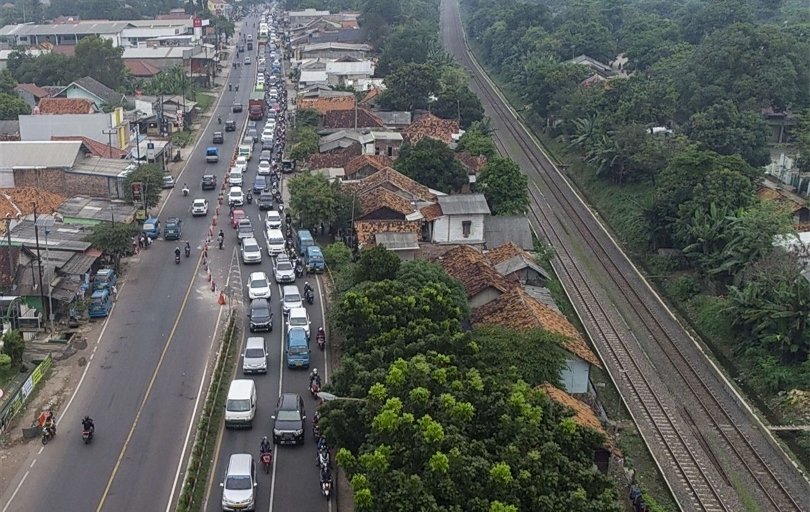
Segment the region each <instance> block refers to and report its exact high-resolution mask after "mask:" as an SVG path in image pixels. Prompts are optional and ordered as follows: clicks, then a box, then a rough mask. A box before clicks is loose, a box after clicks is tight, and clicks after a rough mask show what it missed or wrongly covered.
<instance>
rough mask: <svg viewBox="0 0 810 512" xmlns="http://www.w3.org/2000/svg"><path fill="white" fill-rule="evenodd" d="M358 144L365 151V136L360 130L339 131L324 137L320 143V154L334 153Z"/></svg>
mask: <svg viewBox="0 0 810 512" xmlns="http://www.w3.org/2000/svg"><path fill="white" fill-rule="evenodd" d="M354 144H357V145H358V146H360V148H361V153H362V150H363V146H362V144H363V134H362V133H360V131H358V130H338V131H336V132H334V133H330V134H328V135H324V136H323V137H321V139H320V141H319V142H318V152H319V153H332V152H334V151H335V150H341V149H344V148H348V147H349V146H352V145H354Z"/></svg>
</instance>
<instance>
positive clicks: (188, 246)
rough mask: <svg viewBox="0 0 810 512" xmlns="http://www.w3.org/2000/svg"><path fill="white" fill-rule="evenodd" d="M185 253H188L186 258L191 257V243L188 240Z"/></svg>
mask: <svg viewBox="0 0 810 512" xmlns="http://www.w3.org/2000/svg"><path fill="white" fill-rule="evenodd" d="M185 251H186V256H189V255H190V254H191V243H189V241H188V240H186V247H185Z"/></svg>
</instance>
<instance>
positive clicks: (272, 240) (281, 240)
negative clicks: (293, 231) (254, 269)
mask: <svg viewBox="0 0 810 512" xmlns="http://www.w3.org/2000/svg"><path fill="white" fill-rule="evenodd" d="M268 240H269V242H270V243H271V244H273V245H278V244H283V243H284V238H283V237H281V238H276V237H270V238H268Z"/></svg>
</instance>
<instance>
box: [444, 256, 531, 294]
mask: <svg viewBox="0 0 810 512" xmlns="http://www.w3.org/2000/svg"><path fill="white" fill-rule="evenodd" d="M438 263H439V265H441V266H442V268H443V269H444V271H445V272H447V274H448V275H449V276H451V277H454V278H456V279H458V280H459V281H460V282H461V285H462V286H463V287H464V291H465V292H467V302H469V304H470V308H471V309H472V308H477V307H479V306H483V305H485V304H488V303H490V302H492V301H493V300H495V299H496V298H498V297H499V296H500V295H501V294H503V293H506V292H507V291H509V290H511V289H513V288H515V287H516V286H518V284H517V283H515V282H514V281H509V280H508V279H506V278H504V277H503V276H502V275H500V274H498V273H497V272H496V271H495V269H494V268H492V265H491V264H490V263H489V261H487V259H486V258H485V257H484V255H483V254H482V253H481V251H479V250H478V249H475V248H473V247H470V246H468V245H459V246H456V247H454V248H452V249H450V250H449V251H447V252H445V253H444V254H443V255H442V256H440V257H439V258H438Z"/></svg>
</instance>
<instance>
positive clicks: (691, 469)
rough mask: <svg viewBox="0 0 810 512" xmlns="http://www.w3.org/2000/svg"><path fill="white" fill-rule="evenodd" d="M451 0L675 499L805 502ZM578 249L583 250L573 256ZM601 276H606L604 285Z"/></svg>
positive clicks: (539, 207)
mask: <svg viewBox="0 0 810 512" xmlns="http://www.w3.org/2000/svg"><path fill="white" fill-rule="evenodd" d="M454 1H456V0H445V5H444V6H443V9H442V12H443V16H445V19H444V20H443V23H442V26H443V27H445V30H447V31H450V32H446V35H447V36H448V37H450V39H448V40H447V41H446V45H447V46H448V48H449V49H450V50H455V51H454V52H453V53H454V54H455V57H456V58H457V59H458V60H459V61H460V62H461V63H462V64H463V65H464V66H465V67H466V68H467V69H468V70H469V71H470V73H471V77H472V80H473V84H471V85H473V88H474V89H477V91H476V92H478V93H479V95H480V96H481V99H482V100H483V101H484V103H485V105H486V106H487V107H488V109H489V110H490V115H492V114H494V116H493V117H497V118H498V119H499V121H500V123H498V124H499V131H497V132H496V133H495V139H496V144H498V146H499V149H500V150H501V152H503V153H509V154H510V156H512V157H513V158H515V157H516V155H515V153H518V155H517V156H519V157H520V158H515V159H516V160H518V161H520V160H523V161H525V162H528V164H529V165H528V168H526V167H524V170H525V171H526V172H527V174H528V175H529V178H530V179H529V182H530V199H531V203H532V205H533V206H534V208H533V209H532V211H531V212H530V220H531V221H532V225H533V226H534V227H535V229H537V230H538V231H539V232H540V233H541V234H542V235H543V236H545V238H546V239H547V240H548V241H549V242H550V244H551V245H552V246H553V247H554V249H555V251H556V254H557V258H556V259H555V261H554V262H553V264H554V267H555V271H556V272H557V273H558V275H559V276H560V278H561V281H562V282H563V285H564V288H565V290H566V293H568V295H569V298H570V299H571V302H572V304H573V305H574V307H575V308H576V309H577V313H578V314H579V316H580V318H581V319H582V322H583V324H584V325H585V326H586V330H587V331H588V334H589V335H590V337H591V339H592V340H593V342H594V345H595V347H596V349H597V351H598V352H599V354H600V356H601V357H602V360H603V361H604V362H605V365H606V367H607V369H608V372H609V373H610V375H611V378H612V380H613V381H614V383H615V384H616V386H617V388H618V389H619V391H620V393H621V395H622V398H623V400H624V402H625V405H626V406H627V408H628V410H629V411H630V413H631V415H632V416H633V419H634V421H635V422H636V424H637V425H638V427H639V431H640V432H641V433H642V436H643V437H644V439H645V442H646V443H647V446H648V448H649V449H650V451H651V453H652V455H653V457H654V459H655V460H656V463H657V464H658V466H659V468H660V470H661V472H662V474H663V475H664V477H665V479H666V481H667V483H668V485H669V486H670V489H671V491H672V494H673V496H674V497H675V499H676V501H677V502H678V503H679V505H680V507H681V509H683V510H688V511H691V510H707V511H715V510H719V511H735V510H745V509H751V506H752V504H753V503H756V505H754V507H755V508H754V509H755V510H756V509H759V510H778V511H801V510H810V505H808V501H810V486H808V482H807V480H806V479H804V478H803V476H802V475H801V474H800V473H799V471H798V470H797V469H796V468H795V466H794V465H792V463H790V462H789V461H788V460H787V458H786V457H785V455H784V454H783V453H782V452H781V450H780V449H779V448H778V447H776V446H774V445H775V442H774V441H773V439H771V438H769V434H767V433H765V432H764V430H763V429H764V427H763V425H761V423H759V421H758V420H757V419H756V418H755V417H754V415H753V414H752V413H751V411H750V410H748V409H747V406H746V405H745V404H744V403H740V401H739V400H738V398H737V397H736V395H734V393H733V391H732V390H730V389H729V384H728V383H727V382H726V381H725V380H724V379H723V378H722V376H721V375H720V374H719V372H718V371H717V369H716V368H714V367H713V366H712V365H711V364H710V363H709V361H708V360H707V358H706V357H705V355H704V354H703V353H702V352H701V350H700V349H699V347H698V345H697V344H696V343H695V342H694V340H691V339H690V338H689V335H688V333H687V332H686V331H685V330H684V329H683V327H682V326H680V324H678V323H677V320H675V318H674V316H672V315H671V313H670V312H669V311H668V310H667V309H666V307H665V306H664V305H663V304H662V303H661V302H660V300H659V299H658V298H657V297H656V296H655V295H654V293H653V292H652V290H651V289H650V288H649V286H648V285H647V283H646V282H644V281H643V279H642V278H641V276H640V274H639V273H638V271H637V270H636V269H635V268H634V267H633V266H632V264H631V263H630V261H629V260H628V259H627V258H626V256H625V255H624V254H623V253H622V252H621V250H620V249H619V248H618V246H617V245H616V244H615V242H613V240H612V239H611V238H610V237H609V235H608V234H607V232H606V231H604V229H603V228H602V227H601V226H600V225H599V224H598V222H596V220H595V217H594V215H593V214H592V213H591V212H590V210H588V209H587V207H586V206H585V204H584V203H583V202H582V200H581V199H580V198H579V197H578V195H577V194H576V192H575V191H574V190H573V188H572V187H571V186H570V184H569V183H568V182H567V180H566V179H565V177H564V176H563V175H562V174H561V173H560V172H559V171H558V170H557V168H556V167H554V166H553V165H551V164H550V163H549V162H548V159H547V158H543V157H540V156H539V155H538V154H539V153H540V150H539V148H538V145H537V143H536V141H535V140H534V138H533V137H532V136H531V135H530V134H529V133H528V132H527V131H526V130H525V128H524V127H523V126H522V125H521V123H520V119H519V116H518V115H517V114H516V113H515V112H514V111H513V110H511V109H510V108H509V107H508V105H507V104H506V102H505V100H504V99H503V98H502V97H501V96H500V95H498V94H497V93H496V91H495V86H494V84H492V82H491V81H490V80H489V79H488V78H487V77H486V76H485V73H484V72H483V70H482V69H481V68H480V67H479V66H478V64H477V63H476V62H475V61H474V59H473V58H472V56H471V52H470V50H469V47H468V45H467V43H466V39H464V36H463V33H462V28H461V26H460V25H461V24H460V20H459V18H458V14H457V9H453V8H452V7H451V8H450V9H448V8H447V5H448V3H449V2H454ZM453 34H454V35H455V38H454V39H455V40H454V39H453V38H452V36H453ZM501 130H503V131H501ZM508 139H512V140H513V141H515V142H516V143H517V144H510V142H511V141H510V140H508ZM540 185H541V186H542V187H543V188H542V189H541V188H540ZM583 252H587V253H590V257H585V258H582V257H580V255H582V254H583ZM586 267H590V272H588V271H585V270H584V269H585V268H586ZM594 275H599V276H602V279H595V278H594ZM604 279H607V280H608V285H607V286H602V285H601V282H600V281H604ZM611 302H613V303H615V305H616V307H615V308H611V307H609V306H610V304H611ZM619 305H622V306H627V307H629V308H630V309H631V310H632V312H633V315H632V318H630V317H629V315H628V317H627V318H626V317H625V316H622V314H621V313H620V312H619V309H618V306H619ZM631 324H632V327H631ZM642 345H643V346H646V347H647V350H646V351H645V349H644V347H643V346H642ZM651 351H652V352H655V354H652V353H650V352H651ZM648 353H650V355H648ZM743 503H745V504H746V505H745V506H744V505H743ZM756 507H758V508H756Z"/></svg>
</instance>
